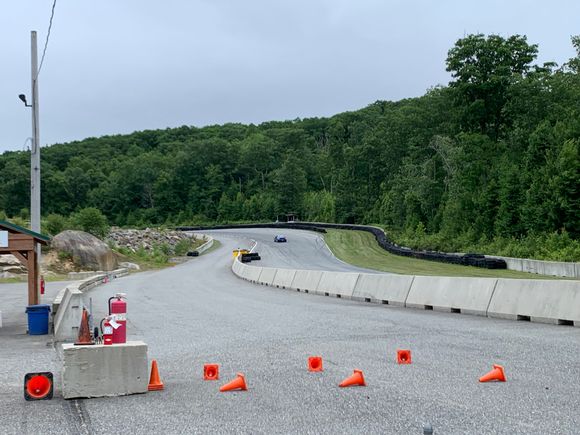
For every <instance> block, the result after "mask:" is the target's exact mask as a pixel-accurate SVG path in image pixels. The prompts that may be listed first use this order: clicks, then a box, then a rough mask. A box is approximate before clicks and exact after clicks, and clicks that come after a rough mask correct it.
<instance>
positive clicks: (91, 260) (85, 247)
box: [51, 230, 117, 271]
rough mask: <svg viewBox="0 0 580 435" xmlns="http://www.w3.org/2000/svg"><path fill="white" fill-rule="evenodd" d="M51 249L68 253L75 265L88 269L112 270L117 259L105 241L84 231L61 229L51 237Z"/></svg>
mask: <svg viewBox="0 0 580 435" xmlns="http://www.w3.org/2000/svg"><path fill="white" fill-rule="evenodd" d="M51 247H52V249H55V250H56V251H58V252H66V253H68V254H70V255H71V256H72V258H73V261H74V262H75V264H76V265H78V266H80V267H81V268H83V269H89V270H106V271H108V270H114V269H116V268H117V259H116V257H115V255H114V254H113V251H112V250H111V248H109V246H107V244H106V243H104V242H103V241H101V240H99V239H97V238H96V237H95V236H93V235H92V234H89V233H85V232H84V231H70V230H68V231H63V232H62V233H60V234H57V235H56V236H54V237H53V239H52V242H51Z"/></svg>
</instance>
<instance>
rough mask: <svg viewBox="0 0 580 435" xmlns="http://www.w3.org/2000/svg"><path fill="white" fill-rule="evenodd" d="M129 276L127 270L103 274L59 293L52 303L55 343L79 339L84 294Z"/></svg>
mask: <svg viewBox="0 0 580 435" xmlns="http://www.w3.org/2000/svg"><path fill="white" fill-rule="evenodd" d="M128 274H129V272H128V270H127V269H117V270H113V271H111V272H103V273H101V274H98V275H95V276H92V277H90V278H86V279H84V280H82V281H77V282H73V283H71V284H69V285H67V286H66V287H65V288H64V289H62V290H61V291H60V292H58V294H57V295H56V297H55V298H54V300H53V302H52V315H53V327H54V328H53V330H54V339H55V341H68V340H75V339H76V338H77V337H78V331H79V326H80V324H81V316H82V313H83V300H82V296H83V293H84V292H86V291H88V290H90V289H92V288H93V287H96V286H97V285H99V284H101V283H102V282H103V280H105V279H108V280H111V279H115V278H120V277H122V276H125V275H128Z"/></svg>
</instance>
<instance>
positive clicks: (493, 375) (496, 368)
mask: <svg viewBox="0 0 580 435" xmlns="http://www.w3.org/2000/svg"><path fill="white" fill-rule="evenodd" d="M489 381H499V382H505V381H506V377H505V372H504V371H503V367H502V366H500V365H499V364H494V365H493V370H491V371H490V372H488V373H486V374H485V375H483V376H482V377H481V378H479V382H489Z"/></svg>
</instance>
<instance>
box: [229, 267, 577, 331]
mask: <svg viewBox="0 0 580 435" xmlns="http://www.w3.org/2000/svg"><path fill="white" fill-rule="evenodd" d="M237 261H238V263H237V264H236V263H235V262H234V263H233V265H232V271H233V273H234V274H235V275H237V276H238V277H240V278H242V279H245V280H247V281H251V282H256V281H255V280H252V279H251V278H252V277H253V276H255V275H256V272H257V270H255V269H261V270H260V271H259V273H257V276H258V281H262V282H264V283H266V284H267V285H270V286H273V287H279V286H280V285H279V284H282V283H284V284H286V286H282V287H286V288H289V289H294V290H297V289H300V291H303V292H305V293H312V294H320V295H326V296H329V295H330V294H332V295H336V296H337V297H344V298H347V299H348V298H349V296H350V299H353V300H357V301H367V302H368V301H371V302H375V301H378V303H383V304H389V305H390V304H392V305H398V306H404V307H406V308H420V309H426V310H433V311H443V312H451V313H461V314H468V315H479V316H484V317H488V318H503V319H512V320H527V321H531V322H542V323H551V324H561V325H572V326H576V327H580V282H579V281H556V280H552V281H536V280H521V279H501V278H468V277H445V276H441V277H439V276H422V275H396V277H398V278H397V279H389V278H388V277H393V275H384V274H383V275H381V274H364V273H357V276H356V279H355V278H354V276H353V272H333V271H324V270H310V269H298V270H297V269H284V268H256V267H249V266H247V265H246V264H243V263H241V262H240V259H239V258H238V259H237ZM265 269H267V270H265ZM282 271H284V272H282ZM264 272H267V275H264ZM278 276H280V278H279V279H278V283H276V280H277V277H278ZM381 276H382V277H383V278H380V277H381ZM371 277H373V278H372V279H371ZM374 277H379V278H374ZM266 278H268V280H267V281H266ZM270 278H271V281H270ZM288 283H290V285H289V286H288V285H287V284H288ZM351 283H353V284H352V285H351ZM299 286H300V287H299ZM351 290H352V293H351ZM391 298H393V299H391Z"/></svg>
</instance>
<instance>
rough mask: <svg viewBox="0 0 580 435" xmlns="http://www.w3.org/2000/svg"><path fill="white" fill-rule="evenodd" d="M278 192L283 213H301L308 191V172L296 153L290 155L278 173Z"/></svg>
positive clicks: (276, 180) (276, 181)
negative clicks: (304, 195)
mask: <svg viewBox="0 0 580 435" xmlns="http://www.w3.org/2000/svg"><path fill="white" fill-rule="evenodd" d="M275 183H276V192H277V193H278V196H279V198H280V207H281V208H282V212H284V213H286V212H299V211H300V210H301V208H302V194H303V193H304V191H305V190H306V186H307V180H306V172H305V171H304V169H302V166H301V165H300V160H299V159H298V157H297V156H296V155H295V154H294V153H288V155H287V156H286V159H285V160H284V163H283V164H282V166H281V167H280V168H279V169H278V170H277V171H276V176H275Z"/></svg>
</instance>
